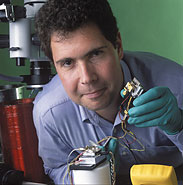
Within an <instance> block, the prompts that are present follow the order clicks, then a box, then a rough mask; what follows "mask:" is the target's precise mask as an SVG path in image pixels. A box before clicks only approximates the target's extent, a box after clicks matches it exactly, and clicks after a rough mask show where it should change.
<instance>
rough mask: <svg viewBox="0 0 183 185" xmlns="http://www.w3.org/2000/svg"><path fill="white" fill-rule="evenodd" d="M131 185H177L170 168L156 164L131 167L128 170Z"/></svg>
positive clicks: (172, 170)
mask: <svg viewBox="0 0 183 185" xmlns="http://www.w3.org/2000/svg"><path fill="white" fill-rule="evenodd" d="M130 177H131V181H132V184H133V185H142V184H143V185H160V184H161V185H178V183H177V177H176V174H175V170H174V168H173V167H172V166H166V165H158V164H142V165H133V166H132V167H131V170H130Z"/></svg>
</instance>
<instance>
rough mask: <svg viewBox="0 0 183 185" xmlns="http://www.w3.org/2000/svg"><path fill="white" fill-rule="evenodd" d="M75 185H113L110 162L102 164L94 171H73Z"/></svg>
mask: <svg viewBox="0 0 183 185" xmlns="http://www.w3.org/2000/svg"><path fill="white" fill-rule="evenodd" d="M72 172H73V179H74V184H75V185H82V184H83V185H87V184H88V185H91V184H93V185H94V184H95V185H99V184H102V185H111V175H110V166H109V162H108V161H106V162H105V163H102V164H100V165H99V166H97V167H96V168H95V169H94V170H73V171H72Z"/></svg>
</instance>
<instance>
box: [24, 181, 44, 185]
mask: <svg viewBox="0 0 183 185" xmlns="http://www.w3.org/2000/svg"><path fill="white" fill-rule="evenodd" d="M22 185H46V184H42V183H36V182H23V183H22Z"/></svg>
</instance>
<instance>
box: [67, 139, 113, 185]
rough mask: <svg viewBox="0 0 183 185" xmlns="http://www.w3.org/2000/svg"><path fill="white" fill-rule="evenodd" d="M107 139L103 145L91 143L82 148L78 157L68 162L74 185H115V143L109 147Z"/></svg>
mask: <svg viewBox="0 0 183 185" xmlns="http://www.w3.org/2000/svg"><path fill="white" fill-rule="evenodd" d="M110 141H112V144H111V145H113V143H114V142H113V139H111V138H110V139H109V140H107V141H106V143H105V144H104V146H99V145H93V146H86V147H85V148H83V152H82V153H81V154H80V155H79V157H78V158H77V159H76V160H74V161H72V162H71V163H70V164H69V169H70V170H71V172H72V174H73V181H74V184H75V185H80V184H83V185H84V184H88V185H89V184H96V185H97V184H104V185H115V166H114V162H115V161H114V153H113V151H115V147H116V146H115V145H114V146H112V149H109V148H108V145H109V147H111V145H110Z"/></svg>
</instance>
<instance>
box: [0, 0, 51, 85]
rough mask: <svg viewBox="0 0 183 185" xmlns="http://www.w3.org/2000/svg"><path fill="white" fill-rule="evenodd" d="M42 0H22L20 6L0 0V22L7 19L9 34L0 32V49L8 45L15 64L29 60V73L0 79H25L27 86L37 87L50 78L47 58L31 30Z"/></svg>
mask: <svg viewBox="0 0 183 185" xmlns="http://www.w3.org/2000/svg"><path fill="white" fill-rule="evenodd" d="M45 1H46V0H24V6H22V7H21V6H15V5H12V3H11V1H10V0H0V22H8V23H9V35H0V49H1V48H8V50H9V53H10V58H11V59H15V61H16V65H17V66H24V65H25V60H29V61H30V75H21V76H19V77H14V79H13V78H12V77H8V76H6V75H4V74H1V75H0V79H2V80H8V81H11V79H12V80H13V81H16V80H17V82H21V83H25V84H26V87H27V88H41V87H42V85H44V84H46V83H47V82H49V80H50V79H51V78H52V75H51V65H50V60H49V59H48V58H47V57H46V56H45V55H44V54H43V52H42V51H41V48H40V42H39V38H38V37H37V35H36V34H35V31H34V17H35V14H36V13H37V11H38V10H39V8H40V7H41V6H42V5H43V4H44V3H45Z"/></svg>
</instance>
